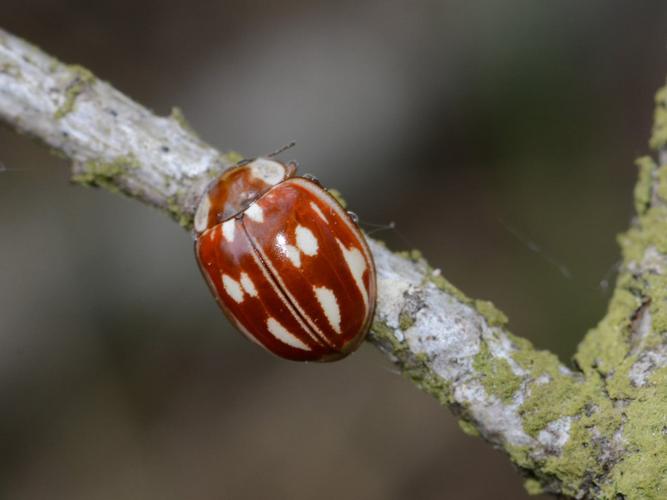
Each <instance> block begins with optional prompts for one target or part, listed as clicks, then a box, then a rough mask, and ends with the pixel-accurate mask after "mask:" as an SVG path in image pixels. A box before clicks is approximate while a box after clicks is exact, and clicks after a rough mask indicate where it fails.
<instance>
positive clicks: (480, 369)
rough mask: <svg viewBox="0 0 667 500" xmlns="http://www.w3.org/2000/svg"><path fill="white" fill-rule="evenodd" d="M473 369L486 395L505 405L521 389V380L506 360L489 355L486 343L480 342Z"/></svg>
mask: <svg viewBox="0 0 667 500" xmlns="http://www.w3.org/2000/svg"><path fill="white" fill-rule="evenodd" d="M473 368H474V369H475V371H477V373H478V374H479V376H480V381H481V383H482V385H483V386H484V389H485V390H486V392H487V393H489V394H492V395H494V396H496V397H497V398H499V399H500V400H501V401H503V402H505V403H507V402H509V401H511V400H512V396H514V394H516V392H517V391H518V390H519V388H520V387H521V382H522V379H521V377H519V376H517V375H516V374H515V373H514V372H513V371H512V367H511V366H510V364H509V363H508V362H507V360H505V359H502V358H498V357H495V356H493V355H492V354H491V351H490V350H489V347H488V345H487V344H486V342H482V343H481V346H480V349H479V352H478V353H477V355H476V356H475V359H474V360H473Z"/></svg>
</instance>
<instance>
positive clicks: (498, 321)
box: [474, 300, 509, 326]
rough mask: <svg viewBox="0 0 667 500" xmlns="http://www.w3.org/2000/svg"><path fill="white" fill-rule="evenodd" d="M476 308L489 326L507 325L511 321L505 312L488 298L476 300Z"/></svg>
mask: <svg viewBox="0 0 667 500" xmlns="http://www.w3.org/2000/svg"><path fill="white" fill-rule="evenodd" d="M474 304H475V309H477V312H479V313H480V314H481V315H482V316H484V318H486V322H487V324H488V325H489V326H505V325H506V324H507V322H508V321H509V320H508V319H507V316H506V315H505V313H504V312H502V311H501V310H500V309H498V308H497V307H496V306H495V305H494V303H493V302H490V301H488V300H475V302H474Z"/></svg>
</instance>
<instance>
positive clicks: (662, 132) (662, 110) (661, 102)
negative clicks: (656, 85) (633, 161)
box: [649, 85, 667, 149]
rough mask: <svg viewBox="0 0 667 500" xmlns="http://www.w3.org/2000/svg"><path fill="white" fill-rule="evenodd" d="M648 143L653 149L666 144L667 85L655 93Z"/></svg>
mask: <svg viewBox="0 0 667 500" xmlns="http://www.w3.org/2000/svg"><path fill="white" fill-rule="evenodd" d="M649 144H650V146H651V147H652V148H653V149H660V148H663V147H664V146H665V144H667V85H666V86H664V87H662V88H661V89H660V90H658V93H657V94H656V95H655V112H654V116H653V132H652V134H651V140H650V141H649Z"/></svg>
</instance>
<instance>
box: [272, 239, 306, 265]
mask: <svg viewBox="0 0 667 500" xmlns="http://www.w3.org/2000/svg"><path fill="white" fill-rule="evenodd" d="M276 241H277V243H278V248H280V251H281V252H282V254H283V255H284V256H285V257H287V258H288V259H289V260H290V262H291V263H292V265H293V266H294V267H301V252H299V249H298V248H297V247H295V246H294V245H290V244H289V243H287V238H285V235H284V234H283V233H280V234H279V235H278V236H276Z"/></svg>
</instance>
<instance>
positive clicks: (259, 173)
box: [248, 158, 285, 186]
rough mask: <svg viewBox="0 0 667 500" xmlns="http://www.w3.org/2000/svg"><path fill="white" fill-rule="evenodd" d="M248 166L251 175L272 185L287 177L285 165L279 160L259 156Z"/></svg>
mask: <svg viewBox="0 0 667 500" xmlns="http://www.w3.org/2000/svg"><path fill="white" fill-rule="evenodd" d="M248 166H249V167H250V175H252V176H253V177H255V178H256V179H261V180H262V181H264V182H266V183H267V184H270V185H271V186H275V185H276V184H278V183H279V182H280V181H282V180H283V179H284V178H285V167H284V166H283V165H281V164H280V163H278V162H277V161H273V160H269V159H267V158H257V159H256V160H255V161H253V162H251V163H250V164H249V165H248Z"/></svg>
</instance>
